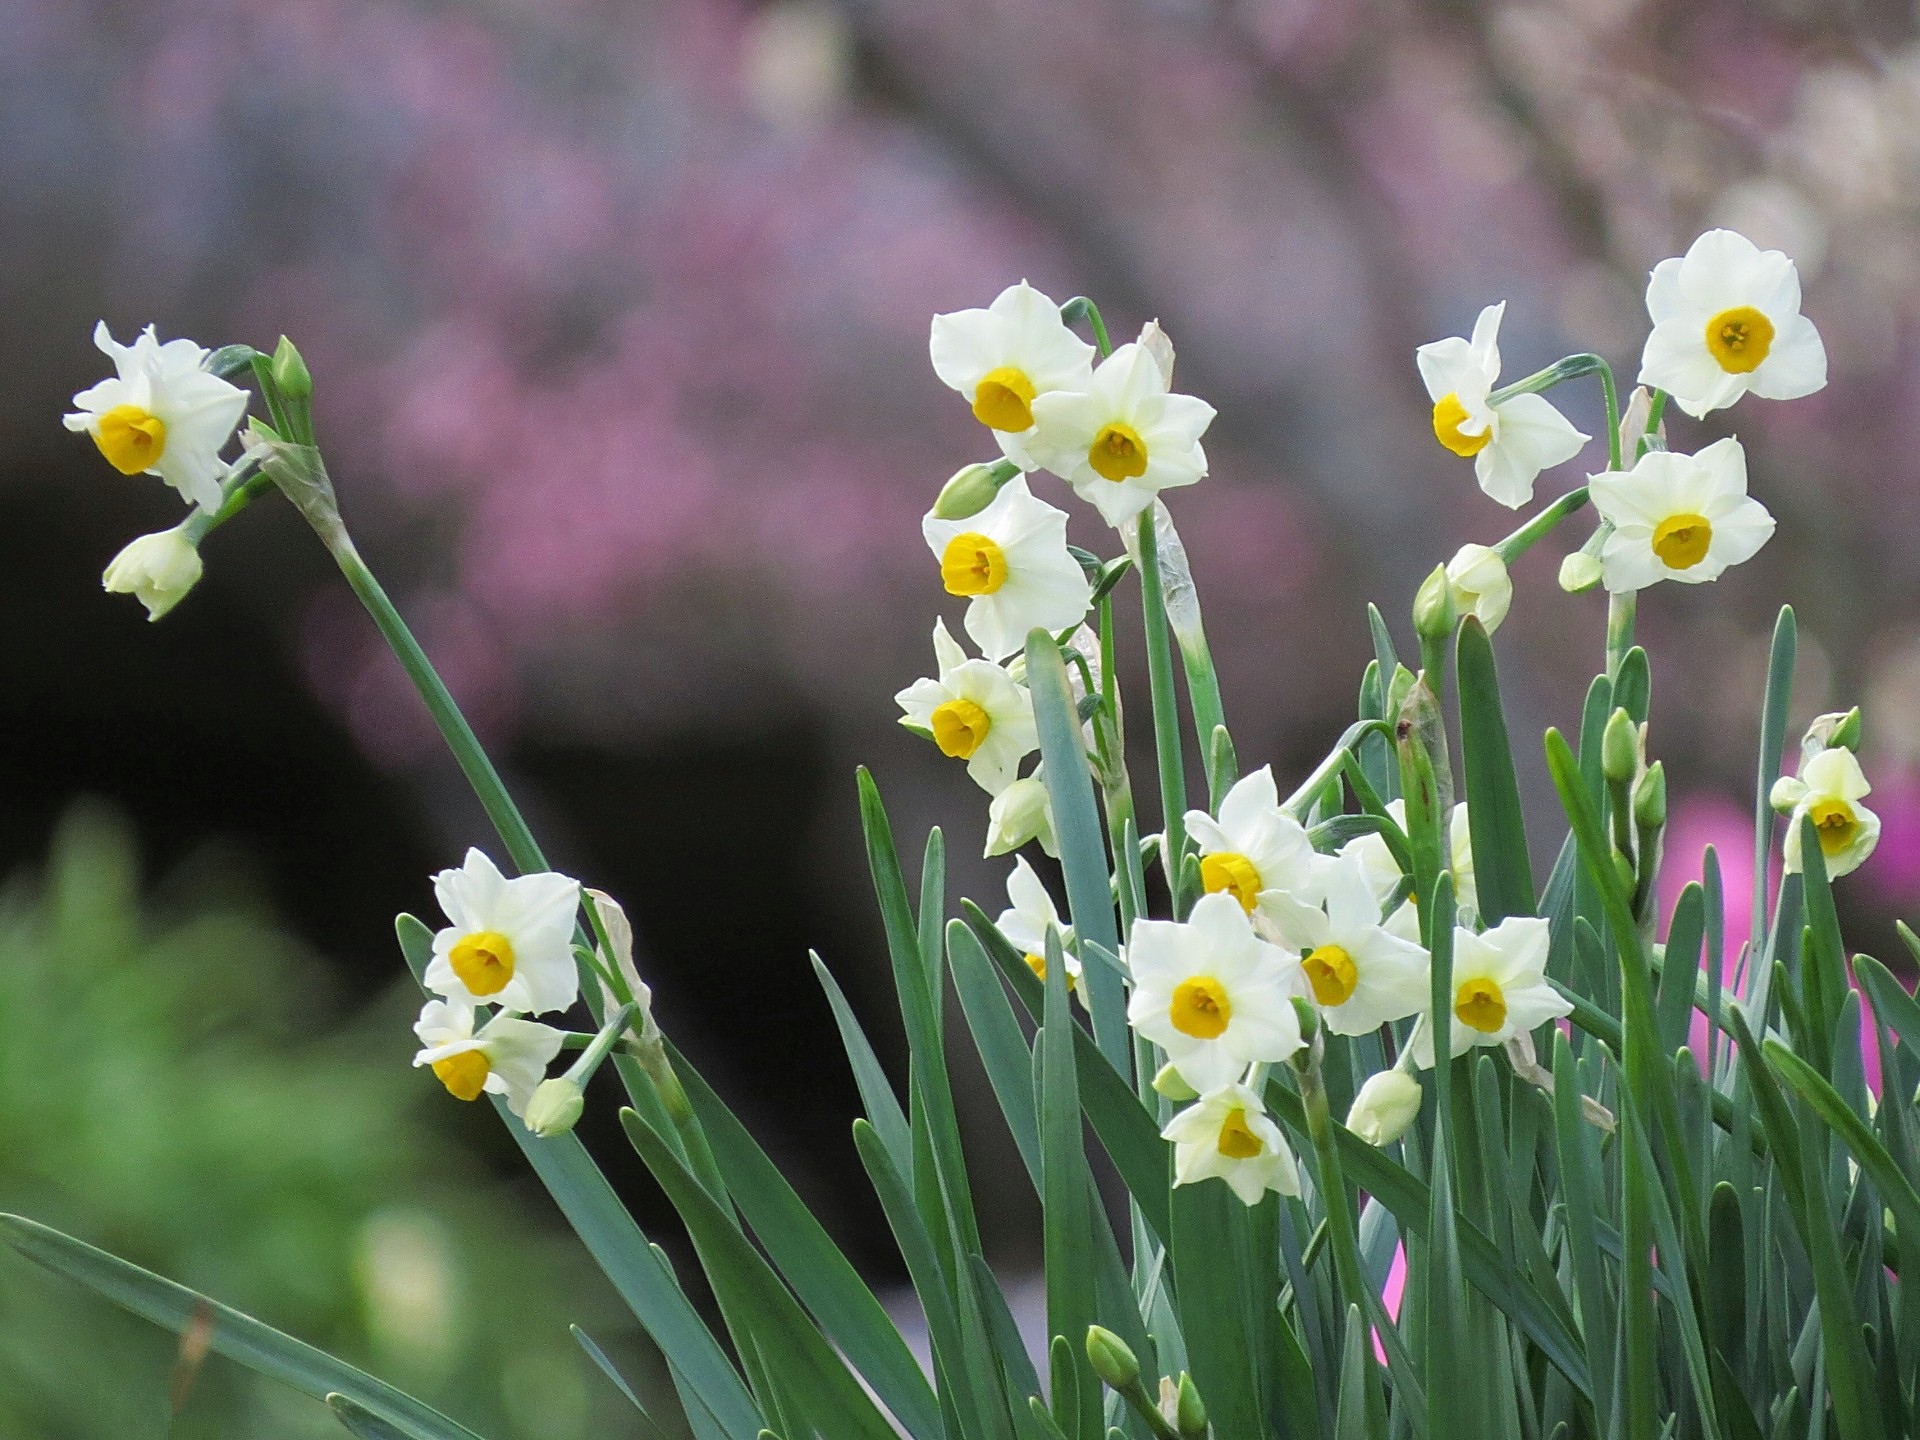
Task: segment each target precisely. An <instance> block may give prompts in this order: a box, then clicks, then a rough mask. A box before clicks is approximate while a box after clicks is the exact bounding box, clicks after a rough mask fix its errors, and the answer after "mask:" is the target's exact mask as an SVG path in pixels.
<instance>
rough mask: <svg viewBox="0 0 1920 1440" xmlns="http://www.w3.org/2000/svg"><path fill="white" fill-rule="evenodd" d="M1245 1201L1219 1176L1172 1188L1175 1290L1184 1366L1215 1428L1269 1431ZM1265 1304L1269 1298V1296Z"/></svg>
mask: <svg viewBox="0 0 1920 1440" xmlns="http://www.w3.org/2000/svg"><path fill="white" fill-rule="evenodd" d="M1247 1228H1248V1217H1247V1207H1246V1206H1245V1205H1243V1204H1241V1203H1240V1199H1239V1197H1238V1196H1236V1195H1235V1194H1234V1193H1233V1191H1232V1190H1230V1189H1229V1188H1227V1184H1226V1182H1225V1181H1224V1180H1202V1181H1200V1182H1198V1183H1197V1184H1193V1185H1182V1186H1180V1187H1178V1188H1177V1189H1176V1190H1175V1191H1174V1192H1173V1243H1172V1244H1171V1245H1170V1246H1169V1247H1168V1251H1167V1253H1168V1255H1169V1257H1170V1258H1171V1259H1172V1261H1173V1293H1174V1300H1175V1305H1176V1308H1177V1310H1178V1312H1179V1316H1180V1333H1181V1336H1182V1338H1183V1339H1184V1340H1185V1342H1186V1347H1187V1363H1188V1368H1189V1369H1190V1370H1191V1371H1192V1373H1193V1379H1194V1383H1195V1384H1196V1385H1197V1386H1199V1388H1200V1394H1201V1395H1202V1396H1203V1397H1204V1398H1205V1399H1206V1402H1207V1413H1208V1416H1209V1417H1210V1418H1211V1420H1212V1423H1213V1433H1214V1434H1215V1435H1219V1436H1223V1437H1224V1436H1228V1435H1250V1436H1257V1435H1262V1434H1264V1433H1266V1430H1265V1425H1264V1422H1263V1418H1262V1417H1263V1414H1264V1411H1263V1407H1262V1403H1261V1395H1260V1382H1259V1362H1258V1358H1257V1357H1256V1356H1255V1355H1254V1337H1253V1335H1252V1334H1251V1333H1250V1325H1249V1318H1250V1317H1249V1315H1248V1313H1247V1296H1246V1287H1245V1282H1246V1276H1245V1275H1244V1274H1243V1273H1241V1271H1240V1269H1239V1264H1240V1262H1241V1260H1242V1257H1244V1256H1245V1255H1246V1253H1247ZM1265 1303H1266V1304H1268V1305H1271V1304H1272V1301H1271V1299H1268V1300H1267V1301H1266V1302H1265Z"/></svg>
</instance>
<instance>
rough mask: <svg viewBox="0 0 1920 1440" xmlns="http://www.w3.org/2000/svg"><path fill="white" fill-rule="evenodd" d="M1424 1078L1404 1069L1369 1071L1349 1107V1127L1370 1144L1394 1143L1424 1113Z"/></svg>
mask: <svg viewBox="0 0 1920 1440" xmlns="http://www.w3.org/2000/svg"><path fill="white" fill-rule="evenodd" d="M1421 1098H1422V1092H1421V1089H1420V1082H1419V1081H1418V1080H1416V1079H1414V1078H1413V1076H1411V1075H1409V1074H1407V1072H1406V1071H1404V1070H1399V1069H1394V1070H1382V1071H1380V1072H1379V1073H1378V1074H1375V1075H1369V1076H1368V1077H1367V1083H1366V1084H1364V1085H1362V1086H1361V1087H1360V1093H1359V1094H1357V1095H1355V1096H1354V1097H1353V1105H1352V1107H1351V1108H1350V1109H1349V1110H1348V1111H1347V1129H1349V1130H1351V1131H1352V1132H1353V1133H1354V1134H1356V1135H1358V1136H1359V1137H1360V1138H1361V1139H1362V1140H1364V1141H1366V1142H1367V1144H1369V1145H1391V1144H1392V1143H1393V1142H1394V1141H1396V1140H1398V1139H1399V1138H1400V1137H1401V1136H1402V1135H1404V1134H1406V1133H1407V1127H1408V1126H1410V1125H1412V1124H1413V1122H1414V1120H1415V1119H1416V1118H1418V1116H1419V1114H1420V1101H1421Z"/></svg>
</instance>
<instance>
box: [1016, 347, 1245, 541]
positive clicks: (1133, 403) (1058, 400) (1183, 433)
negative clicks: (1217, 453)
mask: <svg viewBox="0 0 1920 1440" xmlns="http://www.w3.org/2000/svg"><path fill="white" fill-rule="evenodd" d="M1213 414H1214V411H1213V407H1212V406H1211V405H1209V404H1207V402H1206V401H1204V400H1200V399H1196V398H1195V397H1194V396H1192V395H1178V394H1173V393H1171V392H1170V391H1169V388H1168V385H1167V378H1166V375H1165V374H1164V373H1163V372H1162V371H1161V369H1160V365H1159V362H1158V361H1156V360H1155V359H1154V358H1153V356H1152V355H1151V354H1150V353H1148V351H1147V350H1146V349H1145V348H1144V347H1142V346H1141V345H1140V344H1139V343H1138V342H1135V343H1133V344H1128V345H1122V346H1121V347H1120V348H1119V349H1118V350H1115V351H1114V352H1113V354H1111V355H1109V356H1108V357H1107V358H1106V359H1105V360H1102V361H1101V362H1100V367H1099V368H1098V369H1097V370H1095V371H1094V372H1093V378H1092V380H1091V381H1090V382H1089V383H1088V384H1087V385H1086V386H1085V387H1084V388H1083V389H1081V390H1077V391H1076V390H1056V391H1054V392H1053V393H1052V394H1049V395H1042V396H1041V397H1040V398H1039V399H1038V400H1036V401H1034V402H1033V417H1034V423H1035V431H1034V435H1033V438H1032V439H1031V441H1030V442H1029V445H1030V448H1031V449H1032V451H1033V456H1034V458H1035V459H1036V460H1038V461H1039V462H1040V464H1042V465H1044V466H1046V468H1047V469H1049V470H1051V471H1052V472H1053V473H1054V474H1056V475H1058V476H1059V477H1060V478H1061V479H1063V480H1065V481H1066V482H1067V483H1068V484H1069V485H1071V486H1073V488H1074V491H1075V493H1077V494H1078V495H1079V496H1080V498H1081V499H1082V500H1085V501H1086V502H1088V503H1089V504H1090V505H1092V506H1093V507H1094V508H1095V509H1097V510H1098V511H1099V512H1100V514H1101V516H1102V517H1103V518H1105V520H1106V522H1107V523H1108V524H1109V525H1116V526H1118V525H1125V524H1126V523H1127V522H1128V521H1130V520H1132V519H1133V518H1134V517H1135V516H1137V515H1138V514H1139V513H1140V512H1141V511H1142V510H1144V509H1146V508H1147V506H1148V505H1150V504H1152V503H1153V497H1154V496H1155V495H1157V494H1159V493H1160V492H1161V491H1162V490H1169V489H1172V488H1173V487H1175V486H1178V485H1192V484H1194V483H1195V482H1196V481H1198V480H1199V479H1201V477H1203V476H1204V475H1205V474H1206V473H1207V455H1206V451H1204V450H1203V449H1201V447H1200V437H1201V436H1202V435H1204V434H1205V433H1206V430H1207V426H1208V425H1210V424H1212V423H1213Z"/></svg>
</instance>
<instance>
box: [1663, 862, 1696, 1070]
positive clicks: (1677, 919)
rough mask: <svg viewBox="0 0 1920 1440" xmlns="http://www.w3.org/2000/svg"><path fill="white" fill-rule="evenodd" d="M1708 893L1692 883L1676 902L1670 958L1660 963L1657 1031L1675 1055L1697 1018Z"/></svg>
mask: <svg viewBox="0 0 1920 1440" xmlns="http://www.w3.org/2000/svg"><path fill="white" fill-rule="evenodd" d="M1706 926H1707V907H1706V892H1705V891H1703V890H1702V889H1701V888H1700V886H1699V885H1698V884H1696V883H1692V882H1689V883H1688V885H1687V888H1686V889H1684V890H1682V891H1681V892H1680V898H1679V900H1678V901H1676V902H1675V903H1674V907H1673V920H1672V923H1671V924H1669V925H1668V927H1667V951H1666V956H1665V958H1663V959H1662V960H1661V962H1660V992H1659V994H1658V995H1657V996H1656V997H1655V999H1654V1004H1653V1010H1654V1028H1655V1029H1656V1030H1657V1031H1658V1032H1659V1035H1660V1051H1661V1054H1663V1055H1671V1054H1672V1053H1673V1052H1674V1051H1675V1050H1678V1049H1679V1048H1680V1047H1681V1046H1682V1045H1684V1044H1686V1043H1687V1026H1688V1023H1689V1022H1690V1021H1691V1019H1692V1018H1693V1001H1694V987H1695V984H1696V982H1697V981H1698V979H1699V974H1700V942H1701V940H1702V939H1703V938H1704V937H1705V935H1706Z"/></svg>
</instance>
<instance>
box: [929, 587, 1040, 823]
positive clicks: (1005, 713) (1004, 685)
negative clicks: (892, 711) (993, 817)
mask: <svg viewBox="0 0 1920 1440" xmlns="http://www.w3.org/2000/svg"><path fill="white" fill-rule="evenodd" d="M933 655H934V660H935V662H936V664H937V665H938V668H939V671H940V674H939V677H938V678H937V679H932V680H916V681H914V682H913V684H911V685H909V686H907V688H906V689H904V690H902V691H901V692H900V693H899V694H898V695H895V696H894V697H893V698H894V702H895V703H896V704H898V705H899V707H900V708H901V710H902V711H904V712H905V713H904V714H902V715H901V717H900V723H901V724H902V725H906V726H909V727H911V728H913V729H915V730H920V731H924V732H926V733H927V734H929V735H931V736H932V737H933V743H934V744H936V745H938V746H939V747H940V753H941V754H942V755H951V756H952V757H953V758H954V759H956V760H964V761H966V762H967V774H969V775H971V776H972V777H973V780H974V783H975V784H976V785H978V786H979V787H980V788H981V789H982V790H985V791H986V792H987V793H988V794H989V795H998V794H1000V792H1001V791H1003V790H1005V789H1006V788H1007V787H1008V786H1009V785H1011V784H1012V783H1013V781H1014V777H1015V775H1016V774H1017V773H1018V771H1019V768H1020V762H1021V761H1022V760H1023V759H1025V758H1026V757H1027V756H1028V755H1030V754H1032V753H1033V752H1034V751H1035V750H1037V749H1039V748H1040V731H1039V728H1038V726H1036V725H1035V723H1034V718H1033V700H1032V698H1031V697H1030V696H1029V695H1028V694H1027V692H1026V690H1025V688H1024V687H1022V686H1020V685H1018V684H1016V683H1015V681H1014V680H1013V677H1012V676H1010V675H1008V674H1007V672H1006V671H1005V670H1004V669H1002V668H1001V667H1000V666H998V665H996V664H994V663H993V661H991V660H969V659H968V658H967V656H966V652H965V651H963V650H962V649H961V648H960V644H959V642H958V641H956V640H955V639H954V638H953V636H952V635H950V634H948V633H947V625H946V622H945V621H944V620H936V621H934V623H933Z"/></svg>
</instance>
